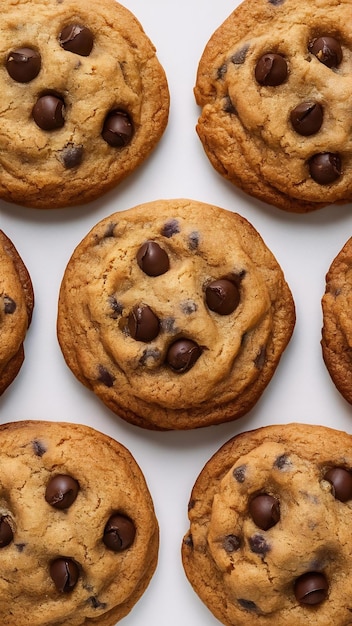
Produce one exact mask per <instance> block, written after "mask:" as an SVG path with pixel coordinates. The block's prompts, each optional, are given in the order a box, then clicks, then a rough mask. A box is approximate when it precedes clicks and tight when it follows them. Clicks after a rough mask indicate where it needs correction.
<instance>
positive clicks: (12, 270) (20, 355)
mask: <svg viewBox="0 0 352 626" xmlns="http://www.w3.org/2000/svg"><path fill="white" fill-rule="evenodd" d="M33 308H34V293H33V286H32V282H31V279H30V276H29V273H28V270H27V268H26V266H25V264H24V262H23V260H22V258H21V257H20V255H19V253H18V251H17V250H16V248H15V246H14V244H13V243H12V241H10V239H9V238H8V237H7V236H6V235H5V234H4V233H3V232H2V231H1V230H0V395H1V394H2V393H3V392H4V391H5V389H6V388H7V387H8V386H9V385H10V383H11V382H12V381H13V380H14V378H15V377H16V376H17V374H18V372H19V370H20V368H21V366H22V363H23V360H24V347H23V344H24V340H25V337H26V334H27V330H28V327H29V325H30V323H31V319H32V312H33Z"/></svg>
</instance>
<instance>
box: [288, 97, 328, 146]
mask: <svg viewBox="0 0 352 626" xmlns="http://www.w3.org/2000/svg"><path fill="white" fill-rule="evenodd" d="M323 117H324V112H323V107H322V106H321V104H319V102H312V101H311V102H301V103H300V104H298V105H297V106H296V107H295V108H294V109H292V111H291V113H290V120H291V124H292V126H293V128H294V130H295V131H296V133H298V134H299V135H304V136H305V137H308V136H309V135H314V134H315V133H317V132H318V130H320V128H321V125H322V123H323Z"/></svg>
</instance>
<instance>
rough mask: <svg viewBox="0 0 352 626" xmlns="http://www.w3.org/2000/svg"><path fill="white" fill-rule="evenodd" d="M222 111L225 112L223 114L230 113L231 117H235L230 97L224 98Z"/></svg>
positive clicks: (234, 108) (234, 109) (235, 111)
mask: <svg viewBox="0 0 352 626" xmlns="http://www.w3.org/2000/svg"><path fill="white" fill-rule="evenodd" d="M223 111H225V113H230V114H231V115H237V109H236V107H235V105H234V104H233V102H232V100H231V98H230V96H226V97H225V98H224V104H223Z"/></svg>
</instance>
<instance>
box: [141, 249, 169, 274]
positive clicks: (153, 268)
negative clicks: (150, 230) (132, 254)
mask: <svg viewBox="0 0 352 626" xmlns="http://www.w3.org/2000/svg"><path fill="white" fill-rule="evenodd" d="M137 263H138V265H139V267H140V268H141V270H142V271H143V272H144V273H145V274H147V275H148V276H161V275H162V274H165V272H167V271H168V269H169V267H170V261H169V257H168V255H167V253H166V252H165V250H163V248H161V247H160V246H159V244H158V243H156V242H155V241H146V242H145V243H144V244H143V245H142V246H141V247H140V248H139V250H138V252H137Z"/></svg>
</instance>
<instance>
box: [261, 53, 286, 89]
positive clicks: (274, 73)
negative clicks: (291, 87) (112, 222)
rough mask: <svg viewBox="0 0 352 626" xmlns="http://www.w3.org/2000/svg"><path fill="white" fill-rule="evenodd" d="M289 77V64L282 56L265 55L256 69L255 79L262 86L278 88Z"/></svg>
mask: <svg viewBox="0 0 352 626" xmlns="http://www.w3.org/2000/svg"><path fill="white" fill-rule="evenodd" d="M287 75H288V68H287V62H286V60H285V59H284V57H283V56H282V55H281V54H272V53H267V54H264V55H263V56H262V57H261V58H260V59H259V61H258V63H257V65H256V67H255V78H256V80H257V82H258V83H259V84H260V85H264V86H266V87H277V86H278V85H281V84H282V83H284V82H285V80H286V78H287Z"/></svg>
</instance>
